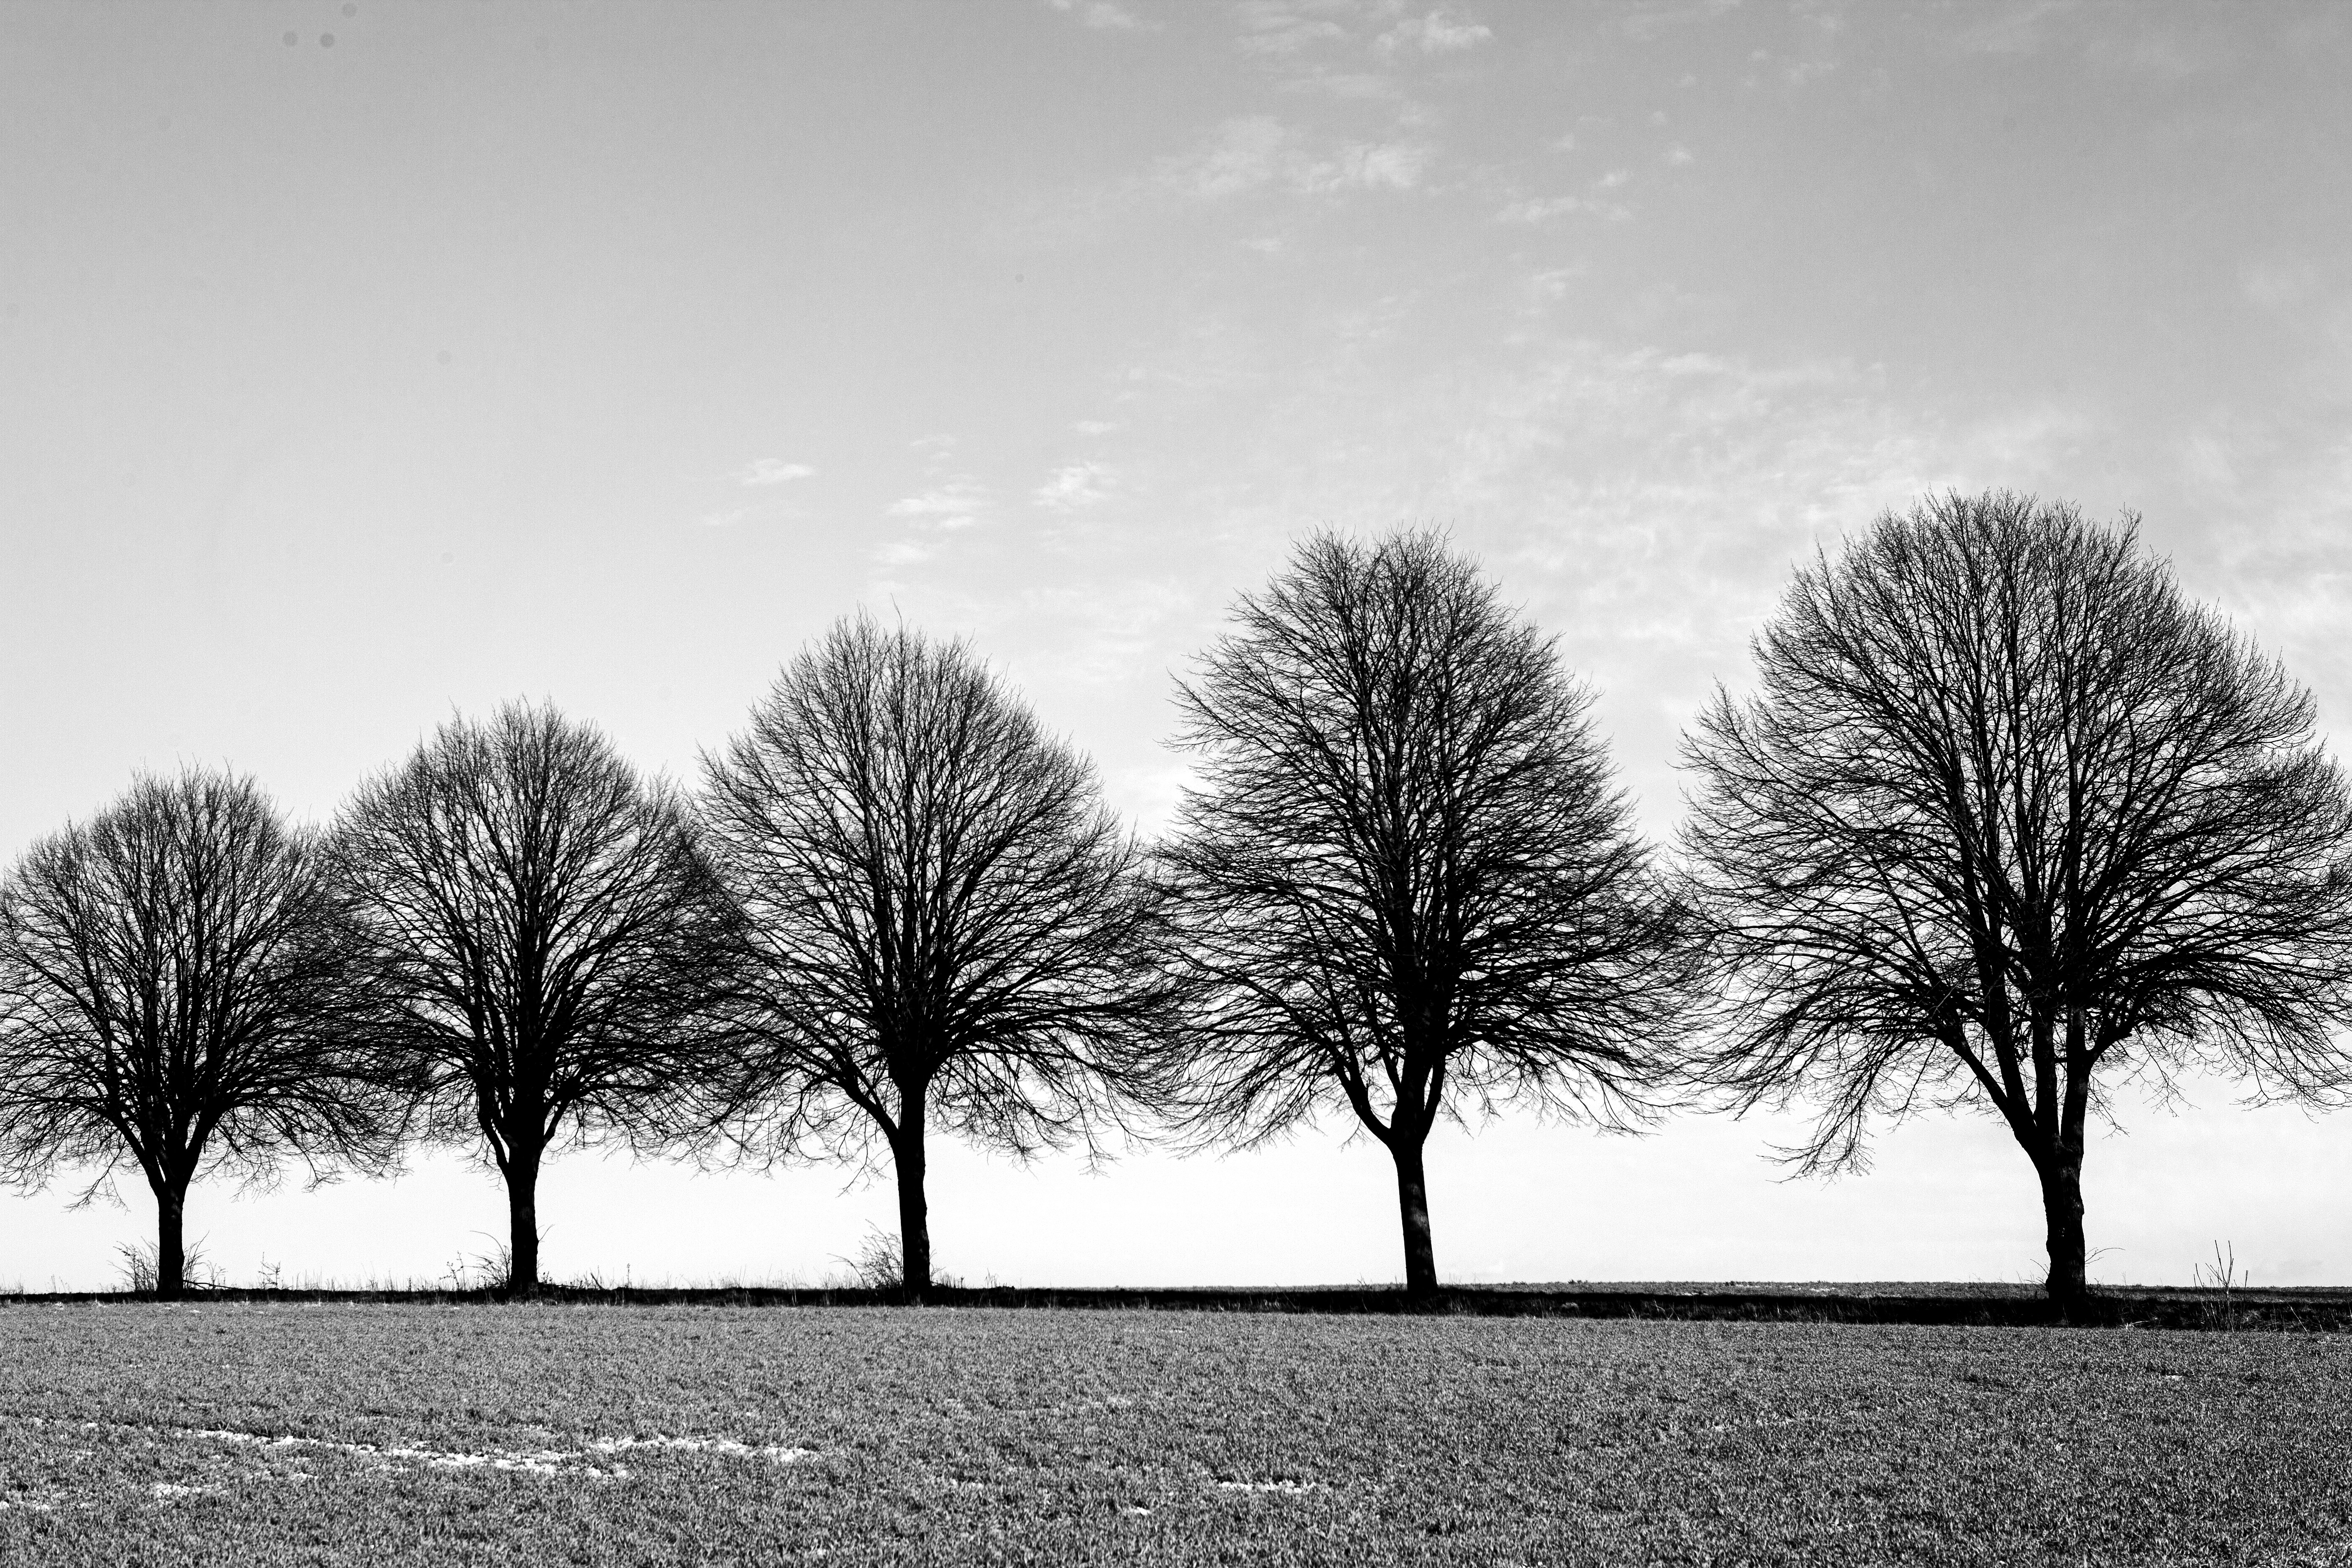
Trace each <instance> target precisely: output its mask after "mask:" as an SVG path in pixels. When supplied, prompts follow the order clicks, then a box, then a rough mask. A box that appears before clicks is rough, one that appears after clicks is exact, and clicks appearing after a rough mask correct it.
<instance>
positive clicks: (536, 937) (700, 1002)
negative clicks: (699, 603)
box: [332, 703, 735, 1291]
mask: <svg viewBox="0 0 2352 1568" xmlns="http://www.w3.org/2000/svg"><path fill="white" fill-rule="evenodd" d="M332 844H333V853H334V858H335V864H336V869H337V872H338V875H339V877H340V878H341V881H342V883H343V885H344V886H345V887H346V888H347V889H349V890H350V896H351V899H352V904H353V906H354V908H355V910H356V920H357V924H358V927H359V930H360V931H361V932H362V937H363V948H364V952H365V953H366V956H367V961H368V964H369V969H370V982H371V990H372V993H373V998H374V1005H373V1013H372V1029H373V1037H374V1039H375V1040H376V1041H377V1043H378V1045H379V1047H381V1048H382V1049H383V1052H384V1053H385V1054H386V1056H387V1058H389V1059H390V1060H392V1061H393V1062H394V1063H395V1064H396V1066H397V1070H398V1073H399V1077H400V1081H401V1082H402V1083H403V1084H404V1087H405V1089H407V1091H408V1093H409V1094H410V1095H411V1097H412V1099H413V1100H414V1103H415V1107H416V1109H417V1110H418V1111H419V1113H420V1114H421V1117H422V1121H421V1129H422V1131H423V1132H424V1133H425V1136H427V1137H429V1138H433V1139H436V1140H440V1141H446V1142H457V1143H466V1144H474V1145H476V1146H477V1147H478V1148H479V1149H480V1150H481V1151H482V1152H484V1153H485V1154H486V1155H487V1156H488V1160H489V1162H490V1163H492V1164H493V1165H495V1166H496V1167H497V1169H498V1172H499V1175H500V1176H502V1177H503V1178H504V1179H505V1182H506V1188H507V1208H508V1218H509V1227H510V1237H509V1276H508V1280H507V1284H508V1288H509V1289H512V1290H516V1291H529V1290H531V1289H536V1288H537V1286H538V1284H539V1208H538V1192H539V1175H540V1168H541V1163H542V1161H543V1160H544V1159H545V1157H546V1155H547V1153H548V1152H550V1150H551V1149H554V1148H556V1147H558V1146H560V1145H562V1143H564V1142H571V1141H577V1142H589V1141H593V1140H595V1139H597V1138H600V1137H605V1136H621V1137H624V1138H626V1139H628V1140H630V1141H631V1142H633V1143H635V1144H637V1145H639V1146H646V1145H652V1144H658V1143H660V1142H664V1141H666V1140H667V1138H668V1137H669V1136H670V1135H671V1134H672V1132H673V1131H676V1120H675V1110H676V1107H677V1105H678V1104H679V1103H681V1101H682V1100H685V1099H686V1098H687V1097H689V1096H691V1095H693V1094H695V1093H697V1092H698V1091H699V1089H700V1088H701V1084H700V1080H701V1079H703V1078H704V1077H705V1076H707V1075H709V1073H711V1072H713V1071H715V1070H716V1068H715V1066H714V1062H713V1053H714V1051H715V1050H716V1049H717V1048H718V1047H719V1043H720V1041H721V1040H722V1039H723V1030H722V1028H721V1026H720V1025H719V1021H718V1020H719V1016H720V1014H719V1002H720V1001H721V1000H722V999H723V998H724V996H725V995H726V994H727V990H728V986H729V984H730V976H731V974H732V969H731V964H732V962H733V960H732V956H731V955H732V953H733V952H734V949H735V938H734V934H733V933H734V920H733V917H732V915H731V913H730V906H729V905H728V903H727V900H726V899H725V896H724V894H723V892H722V891H721V889H719V883H718V881H717V879H715V878H714V877H713V876H712V874H711V869H710V867H709V863H708V862H707V861H706V859H705V858H704V856H703V854H702V851H701V848H700V847H699V844H698V838H697V835H696V832H695V830H694V826H693V822H692V818H691V817H690V816H689V815H688V811H687V809H686V807H685V805H683V803H682V802H681V801H680V800H679V798H678V797H677V795H676V793H675V792H674V791H672V790H671V789H670V788H668V787H667V785H664V784H658V783H648V782H646V781H645V780H643V779H641V778H640V777H639V776H638V774H637V773H636V772H635V769H633V768H631V767H630V766H629V764H628V763H626V762H625V761H624V760H623V759H622V758H621V757H620V755H619V754H618V753H617V752H614V749H613V746H612V743H611V742H609V741H607V740H606V739H605V738H604V735H603V734H602V733H601V732H599V731H596V730H595V729H593V728H592V727H590V726H587V725H584V724H579V723H574V722H572V721H568V720H566V719H565V718H563V717H562V715H561V714H560V713H558V712H557V711H556V710H554V709H553V708H552V707H548V706H540V707H531V706H528V705H525V704H521V703H512V704H509V705H508V706H506V707H504V708H501V709H500V710H499V711H498V712H497V713H496V714H495V715H494V716H493V717H492V718H491V719H490V720H489V721H488V722H487V723H473V722H469V721H465V720H462V719H459V720H453V721H450V722H448V723H446V724H444V725H442V726H441V728H440V730H439V731H437V732H436V734H435V735H434V737H433V738H432V739H431V740H430V741H428V742H425V743H424V744H422V745H421V746H419V747H418V748H417V751H416V752H415V755H413V756H412V757H410V758H409V759H408V761H407V762H405V763H402V764H401V765H399V766H398V767H395V768H394V769H392V770H390V771H389V772H387V773H383V775H381V776H379V777H378V778H376V779H374V780H373V781H371V782H370V783H368V784H365V785H363V786H362V788H361V789H360V791H359V792H358V794H357V795H355V796H354V797H353V799H352V802H351V803H350V805H348V806H347V807H346V808H345V810H344V812H343V815H342V816H341V820H340V821H339V822H338V823H337V825H336V828H335V832H334V837H333V840H332Z"/></svg>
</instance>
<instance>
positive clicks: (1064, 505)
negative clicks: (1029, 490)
mask: <svg viewBox="0 0 2352 1568" xmlns="http://www.w3.org/2000/svg"><path fill="white" fill-rule="evenodd" d="M1117 484H1118V474H1117V473H1116V472H1115V471H1114V470H1113V469H1112V468H1110V467H1109V465H1108V464H1105V463H1093V462H1087V463H1066V464H1064V465H1063V466H1062V467H1060V468H1055V470H1054V472H1053V474H1052V476H1051V477H1050V478H1048V479H1046V480H1045V483H1044V484H1042V485H1040V486H1038V487H1037V491H1036V500H1037V504H1038V505H1040V506H1048V507H1052V508H1053V509H1054V510H1055V511H1076V510H1079V509H1080V508H1081V507H1089V506H1093V505H1095V504H1096V503H1097V502H1098V501H1102V500H1108V499H1109V496H1110V492H1111V490H1112V489H1113V488H1114V487H1115V486H1116V485H1117Z"/></svg>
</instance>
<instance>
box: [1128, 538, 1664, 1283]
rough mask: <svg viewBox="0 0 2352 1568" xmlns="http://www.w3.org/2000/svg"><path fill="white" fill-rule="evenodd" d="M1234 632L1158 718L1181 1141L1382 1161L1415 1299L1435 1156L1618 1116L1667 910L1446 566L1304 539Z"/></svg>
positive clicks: (1403, 547)
mask: <svg viewBox="0 0 2352 1568" xmlns="http://www.w3.org/2000/svg"><path fill="white" fill-rule="evenodd" d="M1234 621H1235V622H1236V623H1237V625H1236V626H1235V628H1234V630H1233V631H1232V632H1231V633H1229V634H1228V635H1227V636H1226V637H1224V638H1223V640H1222V641H1221V642H1219V643H1218V644H1217V645H1216V646H1215V647H1213V648H1212V649H1211V650H1210V651H1209V652H1208V653H1207V654H1206V655H1205V656H1204V657H1203V658H1202V661H1201V665H1200V668H1199V673H1198V675H1197V677H1196V678H1195V679H1193V680H1192V681H1191V682H1189V683H1186V684H1182V685H1181V686H1180V687H1179V689H1178V697H1177V700H1178V703H1179V705H1180V707H1181V710H1182V713H1183V730H1182V732H1181V741H1180V742H1179V743H1180V744H1181V746H1183V747H1184V748H1185V749H1186V750H1188V751H1190V752H1192V753H1193V754H1194V755H1195V756H1197V757H1198V758H1199V759H1200V764H1199V765H1200V785H1199V787H1198V788H1197V789H1196V790H1194V791H1192V792H1191V793H1188V794H1187V795H1186V796H1185V799H1184V803H1183V806H1182V819H1181V831H1180V833H1179V835H1178V837H1176V838H1175V840H1174V841H1173V842H1172V843H1171V845H1170V846H1169V847H1167V848H1166V850H1165V851H1164V858H1165V862H1166V868H1167V874H1168V879H1169V885H1170V888H1171V893H1172V895H1173V897H1172V904H1171V910H1172V915H1173V918H1174V920H1175V921H1176V924H1177V925H1178V927H1179V929H1180V931H1181V942H1180V944H1179V948H1178V951H1179V952H1180V953H1181V963H1182V965H1183V967H1184V968H1185V969H1186V971H1187V972H1188V973H1189V976H1190V978H1191V980H1192V983H1193V986H1194V991H1193V995H1194V1000H1195V1006H1194V1009H1193V1011H1192V1017H1191V1019H1190V1028H1189V1030H1188V1031H1187V1033H1186V1034H1185V1035H1184V1036H1183V1037H1181V1042H1180V1045H1179V1050H1180V1052H1181V1057H1182V1058H1183V1059H1182V1063H1181V1066H1182V1068H1183V1074H1184V1080H1185V1086H1186V1088H1185V1095H1184V1110H1183V1119H1184V1120H1185V1121H1186V1122H1187V1123H1188V1124H1189V1125H1190V1126H1191V1127H1192V1129H1194V1130H1196V1131H1199V1132H1200V1133H1202V1134H1204V1135H1206V1136H1209V1137H1211V1138H1214V1139H1217V1140H1220V1141H1225V1142H1235V1143H1240V1144H1249V1143H1253V1142H1260V1141H1263V1140H1265V1139H1267V1138H1271V1137H1274V1136H1276V1135H1279V1134H1281V1133H1283V1132H1285V1131H1288V1130H1289V1129H1291V1128H1293V1127H1294V1126H1296V1125H1297V1123H1299V1122H1300V1121H1304V1120H1307V1119H1309V1118H1311V1117H1313V1116H1315V1115H1316V1114H1318V1113H1319V1112H1322V1111H1325V1110H1341V1109H1343V1108H1344V1110H1346V1111H1347V1112H1348V1113H1349V1114H1351V1115H1353V1116H1354V1118H1355V1119H1356V1121H1358V1122H1359V1123H1360V1125H1361V1126H1362V1127H1363V1128H1364V1130H1365V1131H1367V1132H1369V1133H1370V1135H1371V1136H1372V1137H1373V1138H1375V1139H1377V1140H1379V1142H1381V1144H1382V1145H1383V1146H1384V1147H1385V1148H1386V1149H1387V1150H1388V1152H1389V1153H1390V1155H1391V1158H1392V1159H1393V1161H1394V1162H1395V1164H1396V1176H1397V1195H1398V1200H1399V1207H1400V1211H1401V1217H1402V1226H1403V1234H1404V1258H1405V1283H1406V1287H1407V1289H1410V1290H1412V1291H1414V1292H1416V1293H1423V1292H1427V1291H1430V1290H1433V1289H1436V1285H1437V1264H1436V1257H1435V1251H1434V1247H1433V1243H1432V1240H1431V1237H1430V1225H1429V1201H1428V1186H1427V1181H1426V1177H1425V1174H1424V1171H1423V1144H1424V1142H1426V1140H1427V1139H1428V1137H1429V1133H1430V1131H1431V1129H1432V1128H1433V1127H1434V1126H1435V1125H1436V1123H1437V1121H1438V1119H1439V1118H1440V1117H1441V1116H1447V1115H1453V1116H1457V1117H1458V1116H1459V1115H1460V1114H1461V1110H1462V1108H1463V1107H1464V1106H1465V1105H1470V1106H1475V1107H1476V1108H1477V1109H1478V1110H1481V1111H1483V1112H1485V1113H1487V1114H1489V1115H1491V1114H1492V1113H1493V1112H1494V1111H1495V1110H1496V1109H1497V1108H1498V1107H1500V1106H1502V1105H1505V1104H1507V1103H1510V1102H1514V1101H1518V1102H1524V1103H1528V1104H1531V1105H1534V1106H1536V1107H1538V1108H1539V1109H1542V1110H1549V1111H1551V1112H1555V1113H1559V1114H1561V1115H1564V1116H1570V1117H1579V1116H1590V1117H1592V1118H1594V1119H1597V1120H1599V1121H1601V1122H1603V1123H1606V1124H1609V1125H1612V1126H1622V1125H1625V1124H1627V1122H1628V1121H1629V1120H1631V1119H1632V1118H1634V1117H1636V1116H1638V1115H1639V1114H1640V1112H1641V1110H1642V1109H1643V1099H1642V1096H1643V1089H1644V1088H1645V1086H1646V1085H1648V1084H1649V1083H1651V1082H1652V1081H1653V1079H1654V1077H1655V1068H1656V1062H1657V1059H1658V1058H1657V1055H1656V1053H1655V1052H1654V1050H1653V1049H1652V1047H1651V1046H1650V1044H1649V1041H1650V1038H1651V1037H1652V1036H1654V1034H1655V1033H1656V1032H1657V1031H1658V1030H1659V1029H1661V1028H1662V1027H1663V1026H1664V1024H1665V1023H1666V1022H1667V1021H1668V1020H1669V1019H1670V1018H1671V1017H1672V1016H1673V1014H1674V1012H1675V1009H1676V1007H1677V1006H1678V1005H1679V1001H1680V984H1681V973H1680V967H1679V966H1680V962H1681V961H1680V958H1679V956H1678V954H1679V951H1680V950H1679V946H1678V943H1677V941H1676V930H1677V919H1676V915H1675V910H1674V909H1673V908H1672V906H1671V903H1670V900H1667V899H1665V898H1664V897H1663V896H1662V895H1661V892H1660V889H1659V888H1658V885H1657V881H1656V879H1654V877H1653V876H1652V874H1651V873H1650V871H1649V869H1648V868H1647V860H1646V856H1645V852H1644V850H1643V847H1642V846H1641V845H1640V844H1639V843H1638V842H1637V840H1636V839H1635V837H1634V836H1633V831H1632V829H1631V826H1630V824H1629V822H1628V813H1627V807H1626V803H1625V801H1624V798H1623V796H1622V795H1621V794H1620V793H1618V792H1617V791H1616V790H1614V789H1613V788H1612V785H1611V781H1610V773H1609V763H1608V759H1607V756H1606V753H1605V752H1604V749H1603V746H1602V742H1601V738H1600V737H1599V736H1598V735H1597V734H1596V733H1595V732H1594V731H1593V727H1592V723H1591V717H1590V708H1591V698H1590V696H1589V694H1588V693H1587V691H1586V690H1585V689H1583V688H1582V687H1581V686H1580V685H1578V684H1577V683H1576V682H1575V681H1573V680H1572V679H1570V678H1569V677H1568V676H1567V675H1566V674H1565V673H1564V672H1563V671H1562V670H1561V668H1560V666H1559V658H1558V655H1557V653H1556V651H1555V649H1554V647H1553V643H1552V640H1551V639H1550V638H1548V637H1543V636H1542V635H1540V634H1539V633H1538V632H1537V631H1536V630H1535V629H1534V628H1533V627H1532V626H1528V625H1526V624H1525V623H1523V622H1521V621H1519V620H1517V618H1516V617H1514V616H1512V615H1511V614H1510V613H1509V612H1508V611H1507V610H1506V609H1505V608H1504V607H1503V605H1501V604H1500V603H1499V602H1498V600H1497V599H1496V594H1495V590H1494V588H1493V587H1492V586H1491V585H1490V584H1488V583H1486V581H1485V580H1484V579H1483V578H1482V577H1481V576H1480V574H1479V573H1478V571H1477V569H1476V567H1475V565H1474V564H1473V563H1470V562H1469V561H1467V560H1465V559H1464V558H1462V557H1461V556H1459V555H1456V554H1454V553H1452V552H1450V551H1449V550H1448V549H1447V548H1446V546H1445V544H1444V541H1443V540H1442V539H1440V538H1438V537H1436V536H1434V535H1433V534H1429V533H1424V532H1405V533H1398V534H1392V535H1391V536H1389V537H1388V538H1386V539H1383V540H1381V542H1378V543H1376V544H1372V545H1370V546H1367V545H1363V544H1360V543H1358V542H1353V541H1351V540H1349V539H1347V538H1345V537H1343V536H1340V535H1338V534H1331V533H1324V534H1318V535H1316V536H1315V537H1313V538H1310V539H1308V540H1307V542H1304V543H1303V544H1301V545H1300V546H1299V547H1298V550H1297V553H1296V555H1295V556H1294V558H1293V560H1292V562H1291V564H1290V567H1289V570H1288V571H1286V573H1284V574H1282V575H1281V576H1279V577H1277V578H1276V580H1275V581H1274V583H1273V584H1272V585H1271V586H1269V587H1268V588H1267V590H1266V591H1265V593H1264V594H1263V595H1255V596H1251V595H1244V597H1243V598H1242V599H1241V600H1240V602H1239V603H1238V604H1237V605H1236V606H1235V608H1234Z"/></svg>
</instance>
